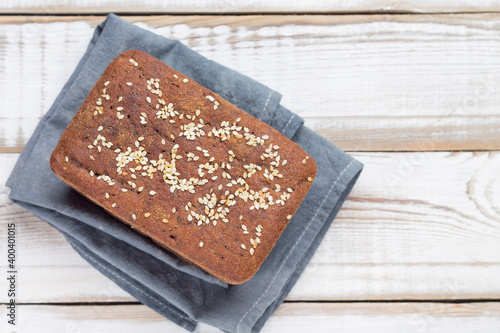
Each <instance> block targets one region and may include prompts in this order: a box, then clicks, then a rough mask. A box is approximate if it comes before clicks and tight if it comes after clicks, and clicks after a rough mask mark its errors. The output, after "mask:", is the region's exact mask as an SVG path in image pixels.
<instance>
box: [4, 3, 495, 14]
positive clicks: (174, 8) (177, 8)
mask: <svg viewBox="0 0 500 333" xmlns="http://www.w3.org/2000/svg"><path fill="white" fill-rule="evenodd" d="M491 11H500V2H498V1H487V0H478V1H470V0H458V1H451V0H447V1H439V2H436V1H431V0H423V1H416V0H410V1H390V2H388V1H383V0H375V1H374V0H372V1H369V0H357V1H347V0H335V1H327V0H310V1H300V0H288V1H285V0H272V1H271V0H268V1H250V2H246V1H242V0H219V1H206V0H184V1H181V0H173V1H161V0H132V1H130V0H129V1H124V0H103V1H98V0H90V1H82V0H69V1H61V0H4V1H3V2H2V5H1V7H0V12H2V13H37V14H60V13H67V14H76V13H93V14H94V13H106V12H118V13H134V14H135V13H162V14H167V13H180V14H193V13H217V14H221V13H304V12H305V13H365V12H370V13H371V12H383V13H394V12H395V13H401V12H410V13H450V12H451V13H458V12H491Z"/></svg>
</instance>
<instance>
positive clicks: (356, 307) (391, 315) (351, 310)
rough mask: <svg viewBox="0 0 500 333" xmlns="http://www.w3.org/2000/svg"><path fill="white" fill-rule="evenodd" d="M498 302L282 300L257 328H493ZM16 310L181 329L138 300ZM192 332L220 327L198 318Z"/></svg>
mask: <svg viewBox="0 0 500 333" xmlns="http://www.w3.org/2000/svg"><path fill="white" fill-rule="evenodd" d="M499 308H500V306H499V303H471V304H439V303H396V304H395V303H354V304H308V303H285V304H283V305H281V306H280V307H279V308H278V310H277V311H276V312H275V314H274V315H273V316H272V317H271V318H270V319H269V320H268V322H267V323H266V325H265V326H264V329H263V330H262V333H270V332H292V333H295V332H296V333H304V332H311V333H313V332H321V333H323V332H349V333H350V332H352V333H361V332H373V333H386V332H428V333H448V332H449V333H461V332H464V333H471V332H481V333H496V332H498V327H499V325H500V311H499ZM18 311H19V316H20V317H19V318H20V320H19V326H18V327H16V331H17V332H38V333H53V332H75V333H77V332H78V333H80V332H82V333H83V332H107V333H128V332H150V333H155V332H169V333H184V332H186V331H185V330H184V329H183V328H181V327H178V326H176V325H175V324H173V323H172V322H170V321H169V320H167V319H165V318H163V317H162V316H160V315H159V314H157V313H155V312H154V311H153V310H151V309H149V308H147V307H146V306H143V305H113V306H102V305H90V306H62V305H53V306H43V305H20V306H19V307H18ZM4 312H5V309H2V314H3V313H4ZM4 317H5V315H4ZM21 318H22V320H21ZM28 318H29V320H27V319H28ZM4 332H6V333H10V332H12V331H10V330H6V331H4ZM196 332H198V333H216V332H217V333H218V332H220V331H219V330H218V329H215V328H213V327H211V326H208V325H205V324H200V325H198V327H197V329H196Z"/></svg>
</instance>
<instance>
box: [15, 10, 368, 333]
mask: <svg viewBox="0 0 500 333" xmlns="http://www.w3.org/2000/svg"><path fill="white" fill-rule="evenodd" d="M129 49H138V50H141V51H144V52H146V53H149V54H151V55H153V56H155V57H157V58H158V59H160V60H161V61H163V62H165V63H166V64H167V65H169V66H170V67H172V68H174V69H176V70H178V71H180V72H183V73H184V74H186V75H188V76H189V77H191V78H193V79H194V80H195V81H197V82H199V83H200V84H202V85H204V86H205V87H207V88H208V89H211V90H213V91H215V92H216V93H218V94H219V95H221V96H222V97H223V98H225V99H227V100H229V101H230V102H232V103H233V104H235V105H236V106H238V107H239V108H241V109H242V110H244V111H246V112H248V113H249V114H251V115H253V116H254V117H257V118H259V119H261V120H262V121H264V122H266V123H268V124H269V125H271V126H273V127H274V128H276V129H277V130H278V131H280V132H281V133H283V134H284V135H285V136H287V137H288V138H290V139H292V140H293V141H295V142H297V143H298V144H299V145H300V146H301V147H302V148H303V149H304V150H306V151H307V152H308V153H309V154H310V155H311V156H312V157H313V158H314V159H315V161H316V164H317V166H318V173H317V176H316V179H315V180H314V183H313V185H312V187H311V189H310V191H309V193H308V194H307V196H306V197H305V199H304V201H303V203H302V204H301V206H300V208H299V209H298V211H297V213H296V214H295V215H294V217H293V218H292V220H291V221H290V222H289V224H288V226H287V228H286V229H285V231H284V232H283V234H282V236H281V237H280V239H279V240H278V242H277V243H276V246H275V247H274V249H273V251H272V252H271V254H270V255H269V257H268V258H267V259H266V261H265V262H264V264H263V265H262V267H261V268H260V270H259V271H258V272H257V274H256V275H255V276H254V277H253V278H252V279H250V280H249V281H248V282H246V283H244V284H242V285H238V286H233V285H227V284H225V283H224V282H221V281H220V280H218V279H216V278H214V277H212V276H210V275H208V274H206V273H205V272H203V271H201V270H199V269H197V268H195V267H193V266H191V265H189V264H186V263H185V262H184V261H182V260H180V259H178V258H177V257H175V256H174V255H172V254H170V253H169V252H168V251H166V250H164V249H162V248H160V247H159V246H157V245H156V244H154V243H153V242H152V241H151V240H149V239H148V238H146V237H143V236H141V235H139V234H138V233H136V232H135V231H133V230H131V229H130V228H129V227H127V226H126V225H124V224H123V223H121V222H119V221H117V220H115V219H114V218H113V217H112V216H110V215H108V214H107V213H106V212H105V211H104V210H103V209H101V208H100V207H98V206H96V205H93V204H92V203H90V202H89V201H88V200H86V199H85V198H83V197H81V196H80V195H79V194H77V193H76V192H75V191H73V190H72V189H71V188H70V187H69V186H67V185H66V184H64V183H63V182H62V181H61V180H60V179H59V178H58V177H57V176H55V175H54V174H53V173H52V171H51V170H50V166H49V158H50V154H51V152H52V150H53V149H54V147H55V146H56V144H57V142H58V140H59V137H60V136H61V134H62V132H63V131H64V130H65V128H66V127H67V125H68V123H69V121H70V120H71V119H72V117H73V115H74V114H75V113H76V111H77V110H78V108H79V107H80V106H81V104H82V103H83V100H84V99H85V97H86V96H87V95H88V93H89V91H90V90H91V88H92V87H93V85H94V84H95V82H96V81H97V79H98V78H99V77H100V75H101V74H102V72H103V71H104V69H105V68H106V66H107V64H108V63H109V62H110V61H111V60H112V59H113V58H115V57H116V56H117V55H118V54H120V53H121V52H123V51H125V50H129ZM280 99H281V95H280V94H279V93H277V92H275V91H273V90H271V89H269V88H268V87H265V86H264V85H262V84H260V83H258V82H256V81H254V80H252V79H249V78H248V77H246V76H244V75H242V74H239V73H237V72H235V71H233V70H230V69H228V68H226V67H224V66H221V65H219V64H217V63H215V62H213V61H210V60H208V59H206V58H204V57H203V56H201V55H200V54H198V53H196V52H194V51H192V50H191V49H189V48H187V47H186V46H184V45H183V44H181V43H179V42H177V41H173V40H170V39H167V38H164V37H161V36H158V35H156V34H153V33H151V32H148V31H146V30H143V29H141V28H139V27H137V26H135V25H133V24H130V23H128V22H126V21H124V20H122V19H120V18H119V17H117V16H116V15H113V14H111V15H109V16H108V17H107V19H106V20H105V21H104V22H103V23H101V24H100V25H99V26H98V27H97V28H96V30H95V33H94V36H93V38H92V40H91V42H90V44H89V47H88V49H87V51H86V53H85V54H84V56H83V58H82V59H81V60H80V63H79V64H78V66H77V68H76V69H75V72H74V73H73V74H72V76H71V77H70V79H69V80H68V82H67V83H66V85H65V86H64V88H63V90H62V91H61V93H60V94H59V96H58V97H57V99H56V101H55V102H54V105H53V106H52V107H51V109H50V110H49V111H48V112H47V113H46V115H45V116H44V117H43V119H42V120H41V121H40V124H39V125H38V127H37V129H36V130H35V133H34V134H33V136H32V137H31V139H30V140H29V142H28V144H27V145H26V147H25V149H24V150H23V152H22V154H21V156H20V157H19V160H18V162H17V164H16V166H15V168H14V170H13V172H12V174H11V176H10V178H9V179H8V181H7V186H9V187H10V188H11V189H12V191H11V193H10V196H9V197H10V199H11V200H12V201H14V202H16V203H18V204H19V205H21V206H23V207H25V208H26V209H27V210H29V211H31V212H33V213H34V214H35V215H37V216H39V217H40V218H42V219H43V220H45V221H47V222H48V223H49V224H51V225H52V226H53V227H54V228H56V229H57V230H59V231H60V232H61V233H62V234H63V235H64V236H65V237H66V239H67V240H68V241H69V243H70V244H71V245H72V246H73V248H74V249H75V250H76V251H77V252H78V253H79V254H80V255H81V256H82V257H83V258H84V259H85V260H87V261H88V262H89V263H90V264H91V265H92V266H94V267H95V268H96V269H98V270H99V271H100V272H101V273H103V274H104V275H106V276H107V277H108V278H110V279H111V280H113V281H114V282H115V283H117V284H118V285H119V286H120V287H121V288H123V289H124V290H126V291H127V292H129V293H130V294H131V295H133V296H134V297H136V298H137V299H138V300H139V301H140V302H142V303H143V304H145V305H147V306H149V307H151V308H152V309H154V310H155V311H157V312H158V313H160V314H162V315H163V316H165V317H167V318H169V319H170V320H172V321H174V322H175V323H177V324H178V325H180V326H182V327H184V328H186V329H188V330H190V331H193V330H194V329H195V328H196V324H197V322H204V323H207V324H210V325H213V326H215V327H218V328H220V329H221V330H223V331H227V332H259V331H260V330H261V328H262V326H263V325H264V323H265V321H266V320H267V319H268V318H269V316H270V315H271V314H272V313H273V312H274V311H275V309H276V308H277V307H278V306H279V305H280V304H281V303H282V302H283V300H284V299H285V297H286V295H287V294H288V293H289V291H290V290H291V288H292V287H293V285H294V284H295V282H296V281H297V279H298V278H299V276H300V274H301V273H302V271H303V270H304V268H305V266H306V265H307V263H308V262H309V260H310V258H311V257H312V255H313V254H314V252H315V251H316V249H317V247H318V245H319V243H320V242H321V240H322V238H323V236H324V234H325V233H326V231H327V230H328V227H329V226H330V224H331V223H332V221H333V219H334V217H335V215H336V214H337V212H338V210H339V209H340V207H341V206H342V204H343V202H344V200H345V199H346V197H347V195H348V194H349V191H350V190H351V188H352V186H353V185H354V183H355V182H356V180H357V178H358V176H359V174H360V172H361V170H362V167H363V166H362V164H361V163H359V162H358V161H356V160H354V159H353V158H351V157H350V156H348V155H347V154H345V153H344V152H342V151H341V150H340V149H338V148H337V147H335V146H334V145H332V144H331V143H329V142H328V141H327V140H325V139H324V138H322V137H321V136H319V135H317V134H315V133H314V132H312V131H311V130H309V129H308V128H306V127H304V126H303V120H302V119H301V118H300V117H299V116H297V115H296V114H294V113H292V112H290V111H289V110H287V109H286V108H284V107H283V106H281V105H280V104H279V102H280Z"/></svg>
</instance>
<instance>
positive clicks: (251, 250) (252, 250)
mask: <svg viewBox="0 0 500 333" xmlns="http://www.w3.org/2000/svg"><path fill="white" fill-rule="evenodd" d="M253 253H254V249H253V247H252V248H250V255H251V256H253Z"/></svg>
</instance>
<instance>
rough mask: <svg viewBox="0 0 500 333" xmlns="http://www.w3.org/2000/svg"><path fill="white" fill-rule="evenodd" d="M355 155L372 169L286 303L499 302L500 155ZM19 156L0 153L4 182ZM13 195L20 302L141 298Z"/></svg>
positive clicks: (3, 218)
mask: <svg viewBox="0 0 500 333" xmlns="http://www.w3.org/2000/svg"><path fill="white" fill-rule="evenodd" d="M353 155H354V157H355V158H357V159H359V160H360V161H361V162H363V163H364V164H365V169H364V171H363V173H362V175H361V177H360V179H359V181H358V183H357V184H356V186H355V188H354V189H353V191H352V193H351V195H350V197H349V199H348V200H347V201H346V203H345V204H344V206H343V208H342V209H341V211H340V213H339V215H338V217H337V218H336V220H335V222H334V224H333V226H332V227H331V228H330V230H329V231H328V233H327V234H326V236H325V239H324V240H323V242H322V243H321V245H320V247H319V249H318V251H317V253H316V255H315V256H314V257H313V259H312V260H311V262H310V264H309V265H308V267H307V268H306V270H305V272H304V274H303V275H302V277H301V278H300V279H299V281H298V282H297V285H296V286H295V288H294V289H293V290H292V292H291V293H290V295H289V296H288V298H287V299H288V300H389V299H392V300H408V299H415V300H426V299H427V300H429V299H499V298H500V284H499V282H498V276H500V243H499V242H498V239H500V210H499V209H498V207H500V186H498V185H499V184H500V181H499V180H500V175H499V174H498V172H497V170H498V169H499V168H500V152H470V153H466V152H462V153H443V152H432V153H431V152H426V153H423V152H422V153H356V154H353ZM16 157H17V154H0V171H1V173H0V175H2V176H1V177H0V178H2V179H0V183H2V184H3V183H4V181H5V178H6V175H8V174H9V173H10V169H11V168H12V167H13V165H14V162H15V159H16ZM7 193H8V189H6V188H2V189H1V191H0V225H1V227H0V228H4V229H5V224H6V223H9V222H15V223H16V225H17V228H18V233H17V234H18V242H17V244H18V249H19V257H18V260H19V265H20V267H21V268H20V274H19V281H20V285H21V286H22V291H21V292H20V294H19V301H20V302H97V301H99V302H100V301H102V302H108V301H127V300H133V299H132V298H131V297H130V296H128V295H127V294H126V293H124V292H123V291H121V290H120V289H119V288H118V287H116V286H114V285H113V284H112V283H110V282H109V281H108V280H107V279H106V278H105V277H103V276H101V275H100V274H99V273H98V272H97V271H95V270H94V269H93V268H91V267H90V266H89V265H88V264H86V263H85V262H84V261H83V259H81V258H80V257H79V256H78V255H77V254H76V253H75V252H74V251H73V250H72V249H71V247H70V246H69V245H68V244H67V243H66V242H65V240H64V238H63V237H62V236H60V235H59V234H58V233H57V232H56V231H55V230H53V229H52V228H51V227H49V226H48V225H47V224H46V223H44V222H42V221H40V220H39V219H38V218H36V217H34V216H33V215H31V214H30V213H28V212H26V211H24V210H23V209H22V208H20V207H18V206H16V205H14V204H13V203H11V202H9V201H8V199H7V197H6V196H7ZM5 237H6V236H5V233H0V239H1V242H2V243H4V240H5V239H4V238H5ZM2 251H5V249H2ZM0 264H1V265H0V267H3V268H5V267H4V266H3V265H5V264H4V263H0ZM54 277H57V278H54ZM2 283H4V281H2ZM42 286H43V287H42ZM5 299H6V296H5V295H2V294H0V301H1V302H4V301H5Z"/></svg>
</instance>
